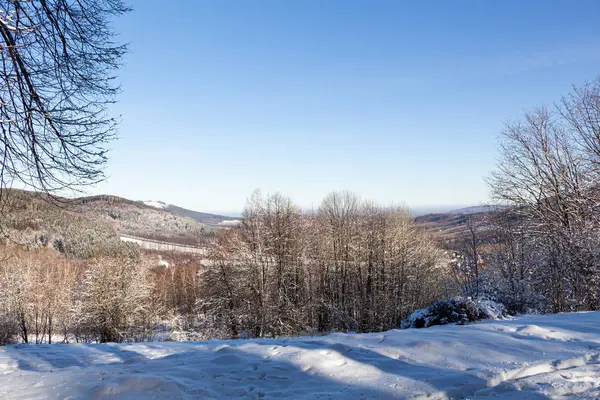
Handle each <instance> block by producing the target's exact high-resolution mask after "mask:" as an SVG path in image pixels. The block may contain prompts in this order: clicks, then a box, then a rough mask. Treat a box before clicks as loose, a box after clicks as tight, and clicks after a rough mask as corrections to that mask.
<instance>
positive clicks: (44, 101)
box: [0, 0, 128, 193]
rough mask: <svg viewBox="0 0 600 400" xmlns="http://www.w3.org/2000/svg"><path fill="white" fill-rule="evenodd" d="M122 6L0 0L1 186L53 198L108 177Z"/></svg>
mask: <svg viewBox="0 0 600 400" xmlns="http://www.w3.org/2000/svg"><path fill="white" fill-rule="evenodd" d="M126 11H128V8H127V7H125V5H124V4H123V2H122V1H121V0H77V1H70V0H32V1H20V0H0V57H1V62H2V64H1V65H0V160H1V161H0V163H1V169H0V187H6V186H7V185H10V184H12V183H13V182H21V183H23V184H25V185H28V186H30V187H33V188H35V189H36V190H40V191H44V192H48V193H52V192H57V191H61V190H65V189H75V188H77V187H78V186H79V185H86V184H90V183H95V182H97V181H99V180H101V179H102V178H103V167H104V164H105V162H106V151H107V148H106V145H107V143H108V142H109V141H110V140H111V139H113V137H114V136H115V129H116V124H117V121H116V119H115V118H113V117H111V116H110V115H109V113H108V110H107V106H108V105H109V104H110V103H112V102H113V101H114V96H115V94H116V93H117V92H118V85H117V84H116V82H115V78H114V76H113V73H114V71H115V70H116V68H117V67H118V66H119V63H120V60H121V58H122V56H123V54H124V53H125V51H126V48H125V46H123V45H119V44H117V43H116V42H115V33H114V32H113V30H112V27H111V18H112V17H114V16H116V15H119V14H122V13H124V12H126Z"/></svg>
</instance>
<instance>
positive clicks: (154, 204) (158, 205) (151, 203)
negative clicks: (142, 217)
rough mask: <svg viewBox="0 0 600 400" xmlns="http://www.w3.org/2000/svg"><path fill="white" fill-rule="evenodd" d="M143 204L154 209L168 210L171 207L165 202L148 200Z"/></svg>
mask: <svg viewBox="0 0 600 400" xmlns="http://www.w3.org/2000/svg"><path fill="white" fill-rule="evenodd" d="M142 203H144V204H145V205H147V206H149V207H154V208H167V207H168V206H169V205H168V204H167V203H165V202H162V201H155V200H146V201H142Z"/></svg>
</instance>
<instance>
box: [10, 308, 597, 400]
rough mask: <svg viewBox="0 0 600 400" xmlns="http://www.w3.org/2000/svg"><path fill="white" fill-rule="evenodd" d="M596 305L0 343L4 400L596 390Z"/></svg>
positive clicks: (586, 395) (478, 395)
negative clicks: (417, 322)
mask: <svg viewBox="0 0 600 400" xmlns="http://www.w3.org/2000/svg"><path fill="white" fill-rule="evenodd" d="M598 326H600V313H598V312H596V313H592V312H590V313H577V314H561V315H547V316H525V317H521V318H517V319H514V320H502V321H490V322H483V323H478V324H473V325H467V326H448V325H447V326H438V327H433V328H429V329H422V330H414V329H409V330H403V331H400V330H391V331H388V332H382V333H372V334H332V335H329V336H325V337H301V338H291V339H262V340H238V341H216V340H213V341H208V342H190V343H173V342H170V343H156V342H155V343H135V344H102V345H81V344H68V345H39V346H23V345H20V346H19V345H14V346H6V347H4V348H2V349H0V398H3V399H31V398H111V399H192V398H208V399H230V398H239V397H242V398H249V399H259V398H270V399H275V398H303V399H314V398H323V399H401V398H408V397H410V398H423V399H425V398H429V399H444V398H475V399H484V398H490V399H547V398H578V399H593V398H598V396H600V364H599V363H600V330H599V329H598Z"/></svg>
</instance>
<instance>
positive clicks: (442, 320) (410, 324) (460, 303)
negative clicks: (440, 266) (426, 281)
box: [401, 296, 505, 328]
mask: <svg viewBox="0 0 600 400" xmlns="http://www.w3.org/2000/svg"><path fill="white" fill-rule="evenodd" d="M504 313H505V311H504V306H503V305H502V304H500V303H496V302H495V301H492V300H487V299H476V300H473V299H471V298H470V297H463V296H456V297H453V298H451V299H450V300H437V301H436V302H435V303H433V304H432V305H430V306H429V307H427V308H422V309H420V310H417V311H415V312H413V313H412V314H410V315H409V316H408V317H407V318H406V319H405V320H404V321H402V324H401V327H402V328H427V327H430V326H434V325H445V324H451V323H456V324H458V325H464V324H467V323H469V322H473V321H479V320H482V319H498V318H501V317H502V316H503V315H504Z"/></svg>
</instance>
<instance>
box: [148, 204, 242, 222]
mask: <svg viewBox="0 0 600 400" xmlns="http://www.w3.org/2000/svg"><path fill="white" fill-rule="evenodd" d="M141 203H144V204H145V205H147V206H150V207H154V208H159V209H162V210H166V211H169V212H171V213H173V214H175V215H180V216H182V217H189V218H193V219H195V220H196V221H198V222H201V223H203V224H206V225H235V224H236V223H237V222H239V219H237V218H233V217H228V216H226V215H218V214H210V213H205V212H200V211H194V210H188V209H187V208H183V207H179V206H176V205H173V204H167V203H165V202H164V201H155V200H147V201H142V202H141Z"/></svg>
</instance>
